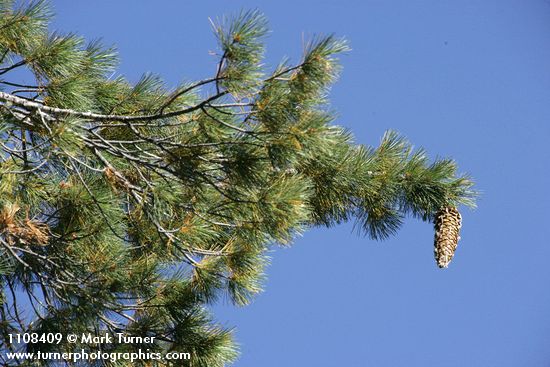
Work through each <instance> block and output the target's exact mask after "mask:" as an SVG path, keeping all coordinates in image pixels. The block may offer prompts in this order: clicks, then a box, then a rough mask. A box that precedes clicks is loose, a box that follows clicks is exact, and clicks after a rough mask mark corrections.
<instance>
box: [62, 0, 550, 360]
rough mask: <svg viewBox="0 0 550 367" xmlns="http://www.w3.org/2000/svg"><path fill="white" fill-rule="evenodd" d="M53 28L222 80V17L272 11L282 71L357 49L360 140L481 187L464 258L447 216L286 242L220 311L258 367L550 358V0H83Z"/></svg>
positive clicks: (129, 58) (352, 96) (342, 97)
mask: <svg viewBox="0 0 550 367" xmlns="http://www.w3.org/2000/svg"><path fill="white" fill-rule="evenodd" d="M53 5H54V8H55V11H56V13H57V16H56V19H55V22H54V25H53V27H54V28H56V29H59V30H63V31H75V32H77V33H79V34H81V35H83V36H85V37H86V38H88V39H91V38H103V39H104V41H105V42H106V43H107V44H116V45H117V46H118V49H119V52H120V55H121V58H122V63H121V67H120V72H121V73H123V74H124V75H126V76H127V77H128V78H129V79H130V80H137V79H138V78H139V76H140V75H141V73H142V72H146V71H152V72H155V73H158V74H160V75H162V76H163V77H164V78H165V80H166V81H167V83H168V84H170V85H176V84H177V83H178V82H179V81H181V80H183V79H200V78H203V77H206V76H210V75H212V74H213V72H214V70H215V58H214V57H213V56H211V55H209V54H208V51H209V50H213V49H215V40H214V38H213V36H212V33H211V31H210V28H209V23H208V19H207V18H208V17H209V16H211V17H215V16H219V15H223V14H231V13H235V12H237V11H239V10H241V9H248V8H258V9H260V10H261V11H263V12H264V13H265V14H266V15H267V16H268V18H269V20H270V25H271V29H272V30H273V32H272V33H271V35H270V37H269V39H268V57H267V63H268V64H270V65H275V64H276V63H277V62H278V60H279V59H280V58H281V57H283V56H285V55H286V56H290V57H291V58H292V59H293V60H295V61H297V60H298V59H299V56H300V52H301V44H302V35H311V34H314V33H333V32H334V33H336V34H337V35H341V36H345V37H346V38H347V39H348V40H349V41H350V42H351V45H352V48H353V51H352V52H350V53H349V54H347V55H345V56H344V57H343V58H342V64H343V66H344V71H343V75H342V77H341V80H340V81H339V82H338V83H337V84H336V85H335V87H334V88H333V90H332V93H331V99H332V104H333V106H334V108H335V109H336V110H337V111H338V112H339V119H338V123H339V124H341V125H344V126H346V127H348V128H349V129H351V130H352V131H353V132H354V134H355V136H356V141H357V142H358V143H361V144H371V145H372V144H377V142H378V141H379V139H380V137H381V136H382V134H383V132H384V131H385V130H387V129H394V130H397V131H399V132H401V133H402V134H403V135H405V136H407V137H408V138H409V139H410V140H411V141H412V142H413V143H414V144H415V145H416V146H423V147H424V148H426V149H427V151H428V152H429V153H430V154H431V156H432V157H436V156H444V157H447V156H450V157H454V158H455V159H456V160H457V161H458V162H459V165H460V169H461V171H462V172H468V173H470V174H471V175H472V176H473V177H474V178H475V180H476V183H477V189H478V190H480V191H481V192H482V196H481V198H480V199H479V202H478V206H479V207H478V209H477V210H474V211H472V210H464V212H463V218H464V225H463V231H462V240H461V242H460V245H459V249H458V251H457V254H456V256H455V259H454V260H453V262H452V264H451V266H450V268H449V269H447V270H440V269H438V268H437V267H436V265H435V262H434V260H433V255H432V251H433V249H432V241H433V230H432V227H431V225H430V224H428V223H422V222H419V221H416V220H414V219H411V220H409V221H407V223H406V225H405V226H404V227H403V229H402V230H401V231H400V233H399V234H398V236H396V237H394V238H392V239H390V240H387V241H384V242H374V241H371V240H369V239H367V238H361V237H359V236H357V235H356V234H353V233H352V225H351V224H349V225H342V226H339V227H336V228H332V229H329V230H327V229H314V230H311V231H309V232H307V233H306V234H305V235H304V236H303V237H301V238H299V239H297V240H296V241H295V243H294V245H293V247H292V248H290V249H284V250H283V249H277V250H276V251H274V252H273V260H272V265H271V267H270V268H269V279H268V282H267V284H266V291H265V293H263V294H261V295H260V296H259V297H258V298H257V300H256V301H255V302H254V303H253V304H252V305H251V306H249V307H246V308H234V307H232V306H227V305H226V306H224V305H221V306H218V307H216V309H215V311H216V314H217V315H218V318H219V319H220V320H221V321H222V322H223V323H224V324H226V325H228V326H235V327H236V328H237V331H236V335H237V338H238V340H239V342H240V343H241V345H242V356H241V358H240V359H239V361H238V362H237V363H236V366H241V367H252V366H254V367H256V366H261V367H271V366H274V367H275V366H277V367H279V366H281V365H285V366H291V367H292V366H316V367H325V366H326V367H332V366H347V367H355V366H373V367H386V366H392V367H393V366H407V367H417V366H418V367H420V366H422V367H426V366H438V367H454V366H457V367H458V366H461V367H462V366H469V367H491V366H498V367H507V366H523V367H526V366H527V367H531V366H533V367H539V366H540V367H543V366H550V266H548V259H549V258H550V246H549V245H550V243H549V240H548V238H549V237H550V215H549V210H550V195H549V194H548V187H550V172H549V164H548V162H549V161H550V147H549V145H550V143H549V141H548V140H549V138H550V124H549V122H550V65H549V63H548V61H549V60H550V2H548V1H544V0H536V1H535V0H522V1H520V0H517V1H512V0H498V1H496V0H484V1H467V0H462V1H448V0H439V1H436V0H433V1H428V0H420V1H410V0H409V1H397V0H396V1H381V0H372V1H322V0H316V1H313V0H307V1H288V0H279V1H258V0H256V1H253V0H232V1H222V0H202V1H195V0H188V1H176V0H172V1H156V2H152V1H135V0H134V1H132V0H119V1H107V0H98V1H93V2H88V1H69V0H54V1H53Z"/></svg>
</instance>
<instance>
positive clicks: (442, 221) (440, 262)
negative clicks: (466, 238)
mask: <svg viewBox="0 0 550 367" xmlns="http://www.w3.org/2000/svg"><path fill="white" fill-rule="evenodd" d="M461 225H462V217H461V216H460V213H459V212H458V209H457V208H455V207H454V206H447V207H443V208H441V209H440V210H439V211H438V212H437V214H436V215H435V219H434V228H435V238H434V255H435V260H436V261H437V266H439V267H440V268H446V267H448V266H449V263H450V262H451V260H452V258H453V256H454V254H455V250H456V247H457V246H458V240H460V236H459V232H460V226H461Z"/></svg>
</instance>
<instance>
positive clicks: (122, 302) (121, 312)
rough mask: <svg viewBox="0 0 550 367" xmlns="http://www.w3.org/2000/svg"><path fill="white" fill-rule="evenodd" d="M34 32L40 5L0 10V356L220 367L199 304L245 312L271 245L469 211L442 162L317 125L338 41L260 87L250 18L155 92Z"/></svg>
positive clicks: (108, 52) (224, 358)
mask: <svg viewBox="0 0 550 367" xmlns="http://www.w3.org/2000/svg"><path fill="white" fill-rule="evenodd" d="M50 18H51V12H50V10H49V8H48V5H47V3H46V2H44V1H34V2H30V3H28V2H25V3H21V2H16V3H15V4H14V3H13V2H12V1H10V0H0V149H1V151H2V155H1V156H0V159H1V160H0V244H1V246H0V283H1V285H2V293H1V294H0V296H1V298H2V301H3V306H2V308H1V309H0V340H1V341H2V345H1V346H0V349H1V350H2V351H7V350H10V349H13V348H16V347H17V346H14V345H10V344H9V343H8V341H7V339H6V338H5V335H7V334H8V333H10V332H28V331H33V332H62V333H69V332H71V333H79V332H100V331H101V332H108V333H116V332H125V333H127V334H129V335H138V336H140V335H141V336H145V335H149V336H155V337H157V340H158V342H157V343H156V344H155V345H154V346H153V349H155V348H156V350H159V351H167V350H172V351H184V352H190V353H191V354H192V356H193V358H192V360H191V361H190V362H185V363H189V364H188V365H189V366H209V367H215V366H223V365H226V364H227V363H230V362H232V361H234V360H235V358H236V356H237V346H236V344H235V341H234V340H233V337H232V333H231V330H228V329H226V328H224V327H222V326H220V325H218V324H216V323H215V321H213V320H212V318H211V316H210V314H209V311H208V305H211V304H212V303H214V302H216V301H218V300H219V299H220V297H225V298H227V299H229V300H231V301H232V302H233V303H234V304H236V305H246V304H248V303H249V302H250V301H251V300H252V299H253V297H254V296H255V295H256V294H258V293H259V292H260V291H261V289H262V282H263V280H264V269H265V267H266V265H267V264H268V261H269V259H268V257H267V255H266V253H267V251H268V250H269V249H270V248H271V247H272V246H274V245H289V244H290V243H291V242H292V239H293V238H294V237H295V236H296V235H297V234H299V233H301V232H303V231H304V230H306V229H307V228H310V227H313V226H332V225H334V224H337V223H341V222H345V221H350V220H355V221H357V224H358V226H359V227H360V228H361V229H362V231H363V232H364V233H365V234H367V235H369V236H370V237H372V238H375V239H383V238H386V237H388V236H390V235H393V234H394V233H395V232H396V231H397V230H398V229H399V227H400V225H401V224H402V222H403V220H404V218H405V217H406V216H407V215H412V216H414V217H418V218H420V219H422V220H424V221H431V220H433V219H434V216H435V215H436V213H437V212H438V210H439V209H440V208H442V207H447V206H450V205H453V206H456V205H459V204H466V205H473V198H474V193H473V191H472V190H471V186H472V183H471V181H470V179H469V178H468V177H466V176H460V175H457V173H456V171H457V167H456V165H455V162H454V161H453V160H448V159H441V160H436V161H430V160H429V159H428V157H427V156H426V154H425V152H424V151H423V150H414V149H413V147H412V145H411V144H410V143H409V142H407V141H406V140H405V139H404V138H402V137H401V136H399V135H398V134H397V133H395V132H388V133H387V134H385V135H384V137H383V138H382V140H381V142H380V145H379V146H378V147H376V148H371V147H366V146H362V145H358V144H356V143H354V141H353V137H352V135H351V134H350V133H349V132H348V131H346V130H345V129H343V128H342V127H339V126H338V125H335V124H334V123H333V121H334V119H335V116H334V114H333V112H331V109H330V106H329V105H328V100H327V93H328V90H329V88H330V85H331V84H332V83H333V82H334V81H335V80H336V79H337V77H338V73H339V65H338V61H337V55H338V54H340V53H342V52H345V51H347V50H348V45H347V43H346V42H345V41H344V40H342V39H339V38H336V37H334V36H328V37H316V38H313V39H312V40H311V41H310V42H309V43H308V44H307V45H306V47H305V49H304V54H303V56H302V58H301V60H300V61H299V62H298V63H297V64H290V63H289V62H287V61H285V62H283V63H281V64H280V65H279V66H278V67H276V68H275V70H274V71H271V72H269V70H268V68H267V67H265V66H264V65H263V64H262V58H263V54H264V36H265V35H266V32H267V29H268V28H267V22H266V19H265V18H264V16H263V15H262V14H260V13H259V12H257V11H250V12H243V13H241V14H239V15H237V16H235V17H232V18H222V19H219V20H218V21H216V22H213V27H214V33H215V35H216V37H217V40H218V45H219V60H218V62H217V67H216V69H215V75H214V76H213V77H210V78H207V79H203V80H200V81H196V82H191V83H183V84H181V85H180V86H178V87H176V88H174V89H170V88H168V87H167V86H166V85H164V83H163V82H162V80H161V79H160V78H159V77H157V76H155V75H149V74H147V75H144V76H143V77H142V78H141V80H140V81H139V82H137V83H136V84H135V85H131V84H130V83H128V82H127V81H126V80H125V79H124V78H122V77H119V76H114V77H113V75H115V74H114V72H115V67H116V65H117V58H116V54H115V52H114V51H113V49H112V48H109V47H104V46H103V45H102V44H101V43H100V42H97V41H93V42H89V43H87V42H86V41H85V40H84V39H82V38H81V37H79V36H77V35H74V34H62V33H49V31H48V28H47V27H48V22H49V20H50ZM25 73H26V74H25ZM21 75H30V76H32V79H33V80H34V82H33V83H31V84H27V83H21V82H18V80H20V79H19V78H20V77H21ZM23 295H24V297H25V298H27V299H28V305H29V307H28V310H26V311H27V312H22V310H21V307H22V306H21V305H22V303H21V301H20V302H18V300H19V299H20V298H22V297H23ZM38 347H39V348H40V349H41V350H42V351H45V350H46V349H47V346H44V345H40V346H36V345H26V346H23V348H26V349H28V350H32V349H33V348H38ZM56 347H57V348H61V347H63V348H67V349H68V350H69V349H80V348H84V349H90V350H92V349H93V348H94V347H93V346H90V345H61V346H56ZM107 348H111V350H112V351H116V350H125V349H124V348H126V349H127V348H130V347H129V346H128V345H122V346H121V345H111V346H107ZM2 355H3V353H2ZM2 363H4V365H7V366H8V365H23V362H22V361H9V362H8V361H2ZM36 363H44V364H46V363H47V362H46V361H42V362H36ZM159 363H160V362H159ZM178 363H182V362H181V361H180V362H178ZM134 364H135V363H134ZM37 365H39V364H37ZM112 365H115V364H112ZM117 365H121V364H117ZM144 365H145V364H144ZM159 365H162V364H159ZM178 365H184V364H178Z"/></svg>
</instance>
